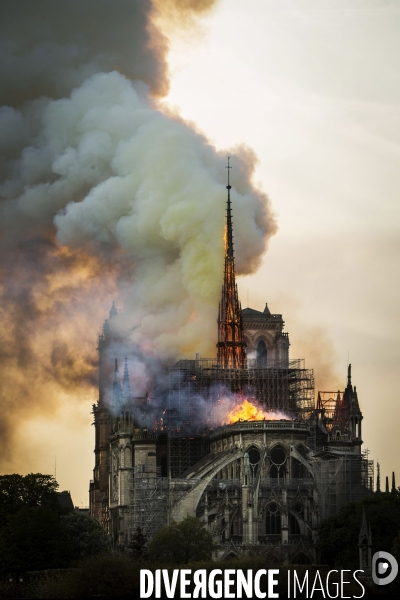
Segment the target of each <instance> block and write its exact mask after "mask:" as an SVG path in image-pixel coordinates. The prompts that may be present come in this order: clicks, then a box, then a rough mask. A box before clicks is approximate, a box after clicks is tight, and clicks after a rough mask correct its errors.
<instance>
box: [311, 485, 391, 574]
mask: <svg viewBox="0 0 400 600" xmlns="http://www.w3.org/2000/svg"><path fill="white" fill-rule="evenodd" d="M363 506H364V507H365V512H366V517H367V521H368V522H369V523H370V524H371V533H372V553H374V552H377V551H379V550H384V551H386V552H391V550H392V546H393V542H394V539H395V537H396V535H397V533H398V532H399V531H400V497H399V495H398V493H395V494H391V493H389V494H388V493H381V494H374V495H371V496H369V497H368V498H365V499H364V500H363V501H362V502H352V503H350V504H346V505H345V506H343V508H342V509H341V510H340V511H339V512H338V513H337V515H335V516H333V517H331V518H329V519H326V520H325V521H323V522H322V523H321V526H320V528H319V542H318V549H319V551H320V552H321V561H322V562H323V563H324V564H328V565H332V566H342V567H343V568H345V569H357V568H358V566H359V558H358V556H359V550H358V536H359V533H360V527H361V520H362V509H363Z"/></svg>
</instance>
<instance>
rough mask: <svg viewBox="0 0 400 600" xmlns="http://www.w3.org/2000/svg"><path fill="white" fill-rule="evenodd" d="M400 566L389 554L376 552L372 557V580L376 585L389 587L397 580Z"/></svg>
mask: <svg viewBox="0 0 400 600" xmlns="http://www.w3.org/2000/svg"><path fill="white" fill-rule="evenodd" d="M398 570H399V565H398V564H397V560H396V559H395V557H394V556H392V555H391V554H389V552H383V551H381V552H375V554H374V555H373V557H372V580H373V582H374V583H375V584H376V585H387V584H388V583H392V581H394V580H395V579H396V576H397V572H398Z"/></svg>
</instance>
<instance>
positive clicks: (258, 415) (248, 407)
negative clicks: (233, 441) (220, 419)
mask: <svg viewBox="0 0 400 600" xmlns="http://www.w3.org/2000/svg"><path fill="white" fill-rule="evenodd" d="M227 418H228V423H229V424H231V423H236V422H237V421H262V420H263V419H268V418H269V417H268V415H267V413H265V412H264V411H263V410H261V409H260V408H257V406H255V405H254V404H252V403H251V402H249V401H248V400H243V402H242V404H239V405H238V406H235V408H234V409H233V410H231V411H230V412H229V413H228V415H227Z"/></svg>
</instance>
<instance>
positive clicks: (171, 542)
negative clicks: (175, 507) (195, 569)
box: [149, 517, 214, 564]
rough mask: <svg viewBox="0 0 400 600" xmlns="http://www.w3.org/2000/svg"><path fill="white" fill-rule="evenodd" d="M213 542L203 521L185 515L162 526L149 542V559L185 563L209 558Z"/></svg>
mask: <svg viewBox="0 0 400 600" xmlns="http://www.w3.org/2000/svg"><path fill="white" fill-rule="evenodd" d="M213 549H214V544H213V541H212V538H211V535H210V534H209V532H208V531H207V530H206V529H205V528H204V526H203V523H201V522H200V521H199V520H198V519H196V518H194V517H186V519H184V520H183V521H181V522H180V523H175V521H173V522H172V523H171V524H170V525H167V526H166V527H163V528H162V529H160V531H159V532H158V533H157V535H156V536H155V537H154V538H153V539H152V541H151V542H150V543H149V552H150V559H151V560H154V561H157V562H162V563H171V564H187V563H189V562H193V561H198V560H207V559H210V558H211V554H212V551H213Z"/></svg>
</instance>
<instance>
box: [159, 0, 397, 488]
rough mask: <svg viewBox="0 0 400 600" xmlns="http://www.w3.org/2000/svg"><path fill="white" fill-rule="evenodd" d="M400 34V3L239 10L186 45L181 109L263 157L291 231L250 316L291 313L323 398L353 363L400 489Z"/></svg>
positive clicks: (175, 91)
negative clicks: (265, 309) (263, 312)
mask: <svg viewBox="0 0 400 600" xmlns="http://www.w3.org/2000/svg"><path fill="white" fill-rule="evenodd" d="M399 34H400V6H399V5H398V3H397V2H390V1H387V2H386V1H362V0H359V1H354V0H349V1H348V0H346V1H345V2H344V1H343V2H341V1H340V0H332V1H326V0H322V1H320V0H315V1H313V0H304V1H301V0H295V1H289V0H284V1H269V0H267V1H265V0H253V1H252V3H251V9H250V8H249V3H248V2H246V1H245V0H233V1H232V0H229V1H228V0H226V1H223V2H221V3H219V4H218V6H217V7H216V9H215V10H214V12H213V14H212V15H211V16H210V17H209V18H208V19H207V21H206V22H205V24H204V35H203V37H202V38H201V39H199V41H198V42H197V43H196V44H192V43H191V41H190V40H189V41H188V40H185V39H184V37H182V36H181V37H180V39H175V40H174V42H173V44H172V50H171V53H170V56H169V64H170V68H171V73H172V77H171V90H170V93H169V95H168V97H167V101H168V102H169V103H171V105H173V106H177V107H178V108H179V110H180V112H181V114H182V115H183V116H184V117H185V118H186V119H189V120H191V121H193V122H194V123H195V124H196V126H197V127H199V128H200V129H201V130H202V131H204V132H205V133H206V135H207V136H208V137H209V138H210V139H211V140H212V141H213V142H214V143H215V144H216V146H217V147H221V148H222V147H227V146H231V147H233V146H235V145H236V144H241V143H243V142H244V143H246V144H248V145H249V146H250V147H252V148H253V149H254V150H255V152H256V154H257V157H258V161H259V162H258V165H257V169H256V172H255V175H254V178H255V180H256V181H257V182H258V183H259V184H260V186H261V187H262V188H263V189H264V190H265V191H266V192H267V193H268V195H269V197H270V199H271V202H272V207H273V210H274V212H275V214H276V218H277V222H278V228H279V229H278V231H277V233H276V235H275V236H274V237H273V238H272V239H271V241H270V243H269V248H268V251H267V253H266V255H265V256H264V258H263V261H262V265H261V266H260V268H259V270H258V271H257V273H255V274H254V275H251V276H248V277H242V278H240V279H239V292H240V295H241V300H242V304H243V305H244V306H246V305H247V304H249V305H250V306H251V307H252V308H256V309H258V310H263V307H264V304H265V302H268V306H269V308H270V310H271V311H272V312H275V313H279V314H283V317H284V320H285V323H286V330H287V331H288V332H289V334H290V341H291V348H290V353H291V357H292V358H297V357H301V358H305V362H306V366H307V367H308V368H314V370H315V378H316V390H318V389H319V390H327V391H328V390H329V391H330V390H336V389H339V387H338V386H340V389H342V388H343V387H344V386H345V382H346V375H347V364H348V362H350V363H351V364H352V375H353V384H355V385H356V386H357V391H358V396H359V400H360V405H361V410H362V412H363V416H364V421H363V440H364V447H367V448H368V449H369V450H370V458H373V459H374V460H375V461H376V460H379V462H380V465H381V477H382V475H383V476H385V475H391V472H392V471H395V472H397V476H398V477H400V471H399V453H398V450H397V443H396V437H397V435H398V426H399V421H400V404H399V402H398V401H397V394H398V390H399V389H400V370H399V368H398V364H399V362H400V343H399V340H400V312H399V291H400V286H399V284H400V201H399V197H400V195H399V193H400V172H399V169H398V161H399V158H400V144H399V142H400V105H399V100H400V78H399V75H398V56H399V54H400V35H399ZM232 178H233V179H234V172H233V174H232Z"/></svg>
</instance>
